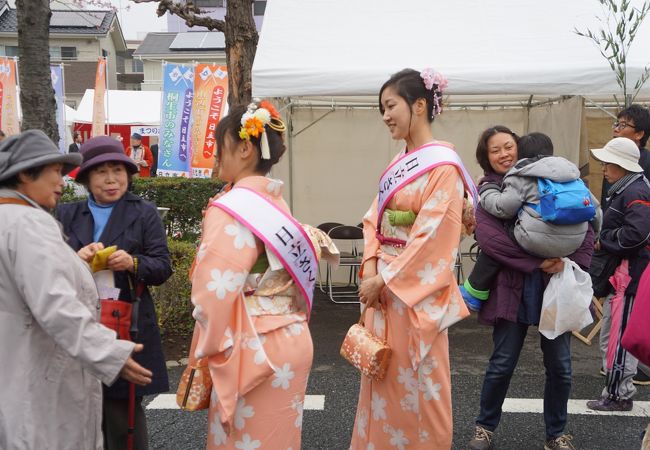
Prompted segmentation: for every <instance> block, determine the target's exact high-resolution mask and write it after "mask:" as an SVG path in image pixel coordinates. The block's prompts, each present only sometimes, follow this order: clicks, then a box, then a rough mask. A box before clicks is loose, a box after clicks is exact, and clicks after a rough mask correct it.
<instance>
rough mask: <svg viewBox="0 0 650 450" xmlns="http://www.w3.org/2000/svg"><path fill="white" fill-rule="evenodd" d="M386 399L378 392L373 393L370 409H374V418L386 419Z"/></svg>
mask: <svg viewBox="0 0 650 450" xmlns="http://www.w3.org/2000/svg"><path fill="white" fill-rule="evenodd" d="M385 408H386V399H385V398H381V397H380V396H379V394H377V393H376V392H373V393H372V403H371V404H370V410H371V411H372V419H373V420H379V419H383V420H386V410H385Z"/></svg>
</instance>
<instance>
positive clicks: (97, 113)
mask: <svg viewBox="0 0 650 450" xmlns="http://www.w3.org/2000/svg"><path fill="white" fill-rule="evenodd" d="M105 96H106V58H99V60H98V61H97V72H95V95H94V97H93V127H92V131H91V136H92V137H95V136H104V135H106V111H105V109H104V108H105V107H104V97H105Z"/></svg>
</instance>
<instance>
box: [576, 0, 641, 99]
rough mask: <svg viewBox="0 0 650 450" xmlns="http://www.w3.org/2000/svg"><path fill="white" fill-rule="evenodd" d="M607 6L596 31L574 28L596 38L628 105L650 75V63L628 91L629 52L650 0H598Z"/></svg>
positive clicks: (577, 31)
mask: <svg viewBox="0 0 650 450" xmlns="http://www.w3.org/2000/svg"><path fill="white" fill-rule="evenodd" d="M598 2H599V3H600V4H601V5H603V6H604V7H605V17H598V19H599V20H600V22H601V23H602V24H603V26H602V27H601V28H599V29H598V30H596V31H593V30H589V29H587V30H585V31H581V30H578V29H577V28H575V29H574V32H575V33H576V34H577V35H578V36H582V37H585V38H587V39H590V40H591V41H593V42H594V43H595V44H596V45H597V46H598V49H599V50H600V54H601V55H603V57H604V58H605V59H606V60H607V62H608V63H609V66H610V67H611V69H612V71H613V72H614V74H615V75H616V82H617V83H618V85H619V86H620V87H621V89H623V96H624V98H625V105H626V106H630V105H631V104H632V102H633V101H634V99H635V98H636V96H637V94H638V93H639V91H640V90H641V87H642V86H643V85H644V84H645V82H646V81H648V78H650V67H648V66H646V67H645V68H644V71H643V73H642V74H641V76H640V77H639V78H638V79H637V80H636V82H635V83H634V88H633V89H632V92H628V79H627V78H628V73H627V54H628V52H629V50H630V47H631V46H632V43H633V42H634V38H635V37H636V34H637V32H638V30H639V26H640V25H641V24H642V23H643V20H644V19H645V17H646V15H647V14H648V12H650V1H645V2H643V5H642V6H641V8H636V7H634V6H631V5H630V0H598Z"/></svg>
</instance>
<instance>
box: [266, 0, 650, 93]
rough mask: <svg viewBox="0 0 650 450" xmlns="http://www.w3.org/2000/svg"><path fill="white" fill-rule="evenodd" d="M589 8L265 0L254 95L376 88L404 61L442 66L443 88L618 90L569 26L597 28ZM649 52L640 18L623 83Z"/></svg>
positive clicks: (504, 1) (649, 24) (558, 1)
mask: <svg viewBox="0 0 650 450" xmlns="http://www.w3.org/2000/svg"><path fill="white" fill-rule="evenodd" d="M641 3H642V2H641V0H632V1H631V4H632V6H635V5H636V6H638V5H640V4H641ZM596 16H604V10H603V9H602V6H601V5H600V3H599V2H598V1H596V0H572V1H565V0H545V1H542V2H540V1H537V0H523V1H522V0H463V1H458V2H450V1H444V2H443V1H442V0H403V1H395V0H355V1H343V0H341V1H332V0H309V1H304V0H273V1H270V2H268V5H267V8H266V12H265V16H264V27H263V28H262V33H261V36H260V41H259V45H258V49H257V53H256V56H255V62H254V64H253V95H254V96H256V97H286V96H318V95H326V96H338V95H376V93H377V92H378V91H379V88H380V86H381V85H382V83H383V82H385V81H386V80H387V79H388V77H389V76H390V75H391V74H392V73H395V72H397V71H399V70H401V69H403V68H405V67H411V68H414V69H417V70H420V69H422V68H424V67H433V68H434V69H436V70H438V71H440V72H442V73H443V74H444V75H445V76H446V77H447V79H448V80H449V88H448V90H447V93H448V94H451V95H491V96H495V95H496V96H501V95H505V94H521V95H542V96H558V95H587V96H593V97H601V98H602V97H604V96H611V95H613V94H618V95H620V94H621V93H622V90H621V89H620V87H619V86H618V84H617V83H616V79H615V76H614V73H613V72H612V70H611V69H610V67H609V65H608V64H607V62H606V61H605V59H604V58H603V57H602V56H601V55H600V53H599V51H598V48H597V47H596V45H595V44H594V43H593V42H591V41H590V40H588V39H586V38H583V37H580V36H578V35H576V34H575V33H574V32H573V30H574V28H576V27H577V28H578V29H580V30H586V29H587V28H589V29H592V30H594V31H596V30H598V29H599V27H600V26H602V24H601V23H600V22H599V21H598V19H597V18H596ZM649 55H650V20H646V21H645V23H644V24H643V25H642V26H641V27H640V29H639V31H638V33H637V36H636V39H635V41H634V44H633V46H632V49H631V50H630V52H629V54H628V56H627V66H628V79H629V80H631V82H629V84H631V85H632V86H631V87H633V85H634V83H635V81H636V80H637V79H638V78H639V75H640V74H641V73H642V71H643V68H644V67H645V65H646V64H647V63H648V62H649V60H650V56H649ZM641 95H642V96H643V97H645V98H647V97H649V96H650V83H646V85H645V87H644V89H643V90H642V92H641Z"/></svg>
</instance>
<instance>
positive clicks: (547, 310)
mask: <svg viewBox="0 0 650 450" xmlns="http://www.w3.org/2000/svg"><path fill="white" fill-rule="evenodd" d="M562 261H564V270H562V272H558V273H556V274H554V275H553V276H552V277H551V280H550V281H549V283H548V286H546V290H545V291H544V300H543V302H542V315H541V317H540V319H539V332H540V333H542V334H543V335H544V336H546V338H548V339H555V338H556V337H558V336H560V335H561V334H564V333H566V332H567V331H579V330H582V329H583V328H584V327H586V326H587V325H589V324H590V323H592V322H593V318H592V317H591V312H590V311H589V305H590V304H591V298H592V297H593V295H594V291H593V289H592V288H591V277H590V276H589V274H588V273H587V272H585V271H584V270H582V269H581V268H580V266H578V265H577V264H576V263H574V262H573V261H571V260H570V259H568V258H562Z"/></svg>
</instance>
